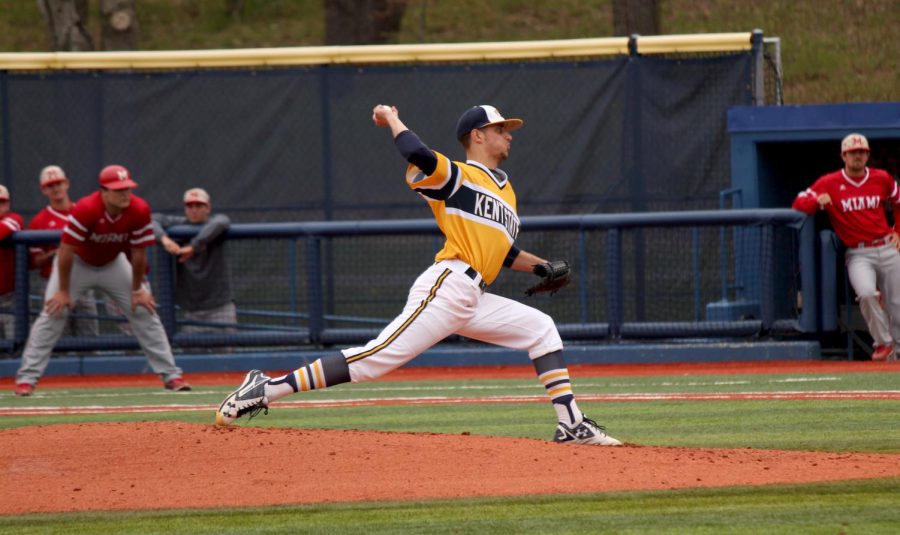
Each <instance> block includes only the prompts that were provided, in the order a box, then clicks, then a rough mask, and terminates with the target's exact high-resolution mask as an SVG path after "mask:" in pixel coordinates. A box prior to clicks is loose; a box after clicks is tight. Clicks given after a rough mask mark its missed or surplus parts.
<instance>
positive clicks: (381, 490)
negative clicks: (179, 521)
mask: <svg viewBox="0 0 900 535" xmlns="http://www.w3.org/2000/svg"><path fill="white" fill-rule="evenodd" d="M898 461H900V455H885V454H864V453H819V452H803V451H775V450H754V449H689V448H663V447H645V446H628V445H626V446H625V447H619V448H603V447H595V446H569V445H559V444H553V443H549V442H545V441H541V440H534V439H524V438H506V437H486V436H476V435H442V434H429V433H424V434H423V433H416V434H411V433H387V432H377V431H341V430H301V429H271V428H258V427H232V428H225V429H222V428H216V427H214V426H212V425H200V424H189V423H182V422H139V423H85V424H60V425H49V426H36V427H25V428H17V429H9V430H4V431H0V473H2V474H3V485H0V514H22V513H38V512H63V511H91V510H93V511H101V510H124V509H170V508H210V507H243V506H259V505H276V504H311V503H327V502H359V501H379V500H416V499H429V498H462V497H481V496H515V495H531V494H563V493H585V492H607V491H625V490H650V489H676V488H687V487H715V486H730V485H768V484H777V483H804V482H815V481H834V480H846V479H865V478H874V477H894V476H900V462H898Z"/></svg>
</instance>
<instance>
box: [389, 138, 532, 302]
mask: <svg viewBox="0 0 900 535" xmlns="http://www.w3.org/2000/svg"><path fill="white" fill-rule="evenodd" d="M433 152H434V155H435V156H437V160H438V163H437V167H436V169H435V170H434V173H432V174H431V175H428V176H426V175H425V173H423V172H422V171H421V170H420V169H419V168H418V167H416V166H414V165H410V166H409V168H408V169H407V172H406V182H407V184H409V187H410V188H412V189H413V190H414V191H416V192H417V193H418V194H419V195H421V196H422V197H423V198H424V199H425V200H426V201H428V205H429V206H430V207H431V211H432V212H433V213H434V218H435V220H436V221H437V224H438V227H440V229H441V232H443V233H444V236H445V237H446V238H447V241H446V242H445V243H444V248H443V249H441V250H440V251H439V252H438V253H437V255H435V257H434V260H435V262H439V261H441V260H450V259H458V260H462V261H463V262H465V263H467V264H469V265H470V266H472V267H473V268H475V269H476V270H477V271H478V272H479V273H481V277H482V278H483V279H484V282H485V283H487V284H491V283H492V282H494V279H496V278H497V275H498V274H499V273H500V268H502V267H503V261H504V259H505V258H506V254H507V253H508V252H509V249H510V247H512V245H513V243H514V242H515V241H516V237H517V236H518V235H519V216H518V214H517V213H516V194H515V192H513V188H512V184H510V183H509V177H508V176H507V175H506V173H505V172H504V171H502V170H500V169H494V170H491V169H488V168H487V167H485V166H484V165H482V164H480V163H478V162H475V161H471V160H469V161H468V162H466V163H463V162H455V161H452V160H450V159H449V158H447V157H446V156H444V155H443V154H441V153H439V152H438V151H433Z"/></svg>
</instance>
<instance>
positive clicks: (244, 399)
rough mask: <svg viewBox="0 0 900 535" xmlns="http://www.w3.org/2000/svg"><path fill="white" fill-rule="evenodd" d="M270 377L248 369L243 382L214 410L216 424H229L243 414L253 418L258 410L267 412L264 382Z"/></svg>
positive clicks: (267, 402) (267, 401)
mask: <svg viewBox="0 0 900 535" xmlns="http://www.w3.org/2000/svg"><path fill="white" fill-rule="evenodd" d="M269 379H271V378H270V377H269V376H268V375H265V374H264V373H263V372H261V371H259V370H250V371H249V372H248V373H247V376H246V377H244V382H243V383H241V386H239V387H238V388H237V390H235V391H234V392H232V393H231V394H229V395H228V397H227V398H225V401H223V402H222V404H221V405H219V409H218V410H217V411H216V425H223V426H224V425H230V424H231V423H232V422H233V421H235V420H237V419H238V418H240V417H241V416H243V415H245V414H248V413H249V414H250V418H253V417H254V416H256V415H257V414H259V411H262V410H264V411H266V412H265V414H269V400H268V399H266V383H267V382H268V381H269Z"/></svg>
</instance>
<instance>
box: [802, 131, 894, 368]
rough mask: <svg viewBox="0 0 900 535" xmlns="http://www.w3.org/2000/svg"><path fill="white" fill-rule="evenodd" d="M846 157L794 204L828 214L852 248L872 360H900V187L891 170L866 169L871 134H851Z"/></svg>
mask: <svg viewBox="0 0 900 535" xmlns="http://www.w3.org/2000/svg"><path fill="white" fill-rule="evenodd" d="M841 159H842V160H844V168H843V169H840V170H838V171H835V172H833V173H829V174H827V175H824V176H822V177H820V178H819V179H818V180H816V182H815V183H814V184H813V185H812V186H810V187H809V188H807V189H806V190H804V191H801V192H800V194H799V195H797V198H796V199H795V200H794V204H793V208H794V209H795V210H799V211H801V212H803V213H805V214H808V215H813V214H815V213H816V211H817V210H824V211H825V213H826V214H828V219H829V220H830V221H831V225H832V227H833V228H834V232H835V234H837V236H838V238H840V240H841V242H843V244H844V245H845V246H846V247H847V253H846V256H845V262H846V265H847V275H848V277H849V279H850V285H851V286H853V291H854V292H856V296H857V299H858V300H859V310H860V312H861V313H862V316H863V318H864V319H865V320H866V325H867V326H868V328H869V334H871V335H872V338H873V339H874V341H875V350H874V352H873V353H872V360H896V359H897V356H896V353H895V344H896V343H897V342H898V341H900V253H898V248H900V238H898V234H897V232H898V228H900V227H898V224H900V189H898V187H897V183H896V182H895V181H894V179H893V178H892V177H891V175H889V174H888V173H887V172H886V171H883V170H881V169H874V168H870V167H866V162H868V160H869V141H868V140H867V139H866V138H865V136H863V135H861V134H850V135H848V136H847V137H845V138H844V139H843V141H841ZM887 203H891V204H893V206H894V219H895V221H894V228H893V229H891V227H890V226H888V222H887V217H886V215H885V207H886V205H887ZM879 286H880V288H881V293H879Z"/></svg>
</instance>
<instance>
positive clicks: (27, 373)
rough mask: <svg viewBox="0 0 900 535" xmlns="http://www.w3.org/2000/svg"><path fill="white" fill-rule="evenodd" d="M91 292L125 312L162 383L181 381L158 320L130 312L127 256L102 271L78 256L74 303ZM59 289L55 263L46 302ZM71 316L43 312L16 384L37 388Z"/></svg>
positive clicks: (140, 311)
mask: <svg viewBox="0 0 900 535" xmlns="http://www.w3.org/2000/svg"><path fill="white" fill-rule="evenodd" d="M91 288H93V289H95V290H98V291H100V292H103V293H105V294H107V295H108V296H109V297H111V298H112V299H113V300H115V302H116V304H117V305H118V306H119V307H120V308H121V309H122V310H123V311H124V312H125V314H126V316H127V317H128V321H129V322H130V323H131V327H132V329H133V331H134V336H135V337H136V338H137V340H138V343H139V344H140V346H141V349H143V350H144V354H145V355H146V356H147V361H148V362H149V364H150V369H152V370H153V372H154V373H157V374H159V376H160V377H161V378H162V380H163V381H168V380H170V379H174V378H176V377H181V369H180V368H178V367H177V366H176V365H175V357H174V356H173V355H172V348H171V346H170V345H169V339H168V338H167V337H166V331H165V329H164V328H163V325H162V322H160V321H159V316H157V315H156V314H153V313H151V312H150V311H149V310H147V309H146V308H144V307H142V306H139V307H137V310H136V311H135V312H132V311H131V263H130V262H129V261H128V260H127V259H126V258H125V254H124V253H122V254H119V256H117V257H116V259H115V260H113V261H112V262H110V263H109V264H106V265H105V266H101V267H97V266H92V265H90V264H86V263H85V262H84V261H82V260H81V259H80V258H79V257H78V256H77V255H76V256H75V259H74V262H73V264H72V275H71V279H70V281H69V295H70V297H71V299H72V302H77V301H78V299H79V298H81V296H82V295H83V294H84V293H85V292H86V291H87V290H89V289H91ZM58 289H59V269H58V266H57V264H56V261H54V264H53V272H52V274H51V275H50V280H49V281H48V282H47V290H46V293H45V294H44V301H45V302H46V301H47V300H48V299H50V298H51V297H53V295H55V294H56V292H57V290H58ZM68 315H69V314H68V311H65V312H62V313H60V314H56V315H52V316H51V315H50V314H48V313H47V312H46V310H44V311H41V314H40V315H39V316H38V319H37V320H36V321H35V322H34V325H32V326H31V332H30V334H29V336H28V342H27V343H26V344H25V350H24V351H23V352H22V364H21V365H20V367H19V371H18V373H17V374H16V382H17V383H29V384H36V383H37V381H38V379H40V377H41V375H43V374H44V370H46V369H47V364H49V362H50V353H51V352H52V351H53V347H54V346H55V345H56V342H57V341H58V340H59V337H60V336H62V332H63V329H64V328H65V326H66V321H67V320H68Z"/></svg>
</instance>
